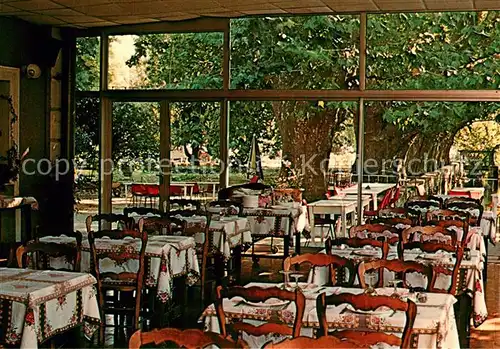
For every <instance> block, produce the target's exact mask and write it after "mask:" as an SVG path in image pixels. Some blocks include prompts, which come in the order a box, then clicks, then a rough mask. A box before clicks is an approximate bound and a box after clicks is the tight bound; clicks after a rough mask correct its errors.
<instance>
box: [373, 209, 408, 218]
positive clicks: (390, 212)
mask: <svg viewBox="0 0 500 349" xmlns="http://www.w3.org/2000/svg"><path fill="white" fill-rule="evenodd" d="M378 217H380V218H406V210H405V208H404V207H393V208H385V209H383V210H380V211H378Z"/></svg>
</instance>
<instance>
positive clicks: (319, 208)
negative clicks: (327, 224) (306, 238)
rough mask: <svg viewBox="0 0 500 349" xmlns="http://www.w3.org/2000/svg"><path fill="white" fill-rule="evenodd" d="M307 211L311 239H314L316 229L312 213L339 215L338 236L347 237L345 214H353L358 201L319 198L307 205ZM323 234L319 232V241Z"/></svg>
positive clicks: (322, 238)
mask: <svg viewBox="0 0 500 349" xmlns="http://www.w3.org/2000/svg"><path fill="white" fill-rule="evenodd" d="M307 207H308V211H309V224H310V226H311V229H312V230H311V233H312V234H311V235H312V240H313V241H315V240H316V231H315V229H314V227H315V222H314V215H339V216H340V220H341V233H342V235H341V236H340V237H347V215H349V214H350V215H354V213H355V212H356V210H357V207H358V203H357V201H356V200H319V201H315V202H311V203H310V204H308V205H307ZM323 240H324V236H323V234H321V242H323Z"/></svg>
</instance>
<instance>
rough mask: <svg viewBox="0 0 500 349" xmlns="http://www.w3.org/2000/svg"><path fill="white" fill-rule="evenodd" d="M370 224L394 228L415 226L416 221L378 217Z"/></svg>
mask: <svg viewBox="0 0 500 349" xmlns="http://www.w3.org/2000/svg"><path fill="white" fill-rule="evenodd" d="M370 223H371V224H385V225H391V226H393V227H395V226H396V225H398V224H402V225H408V226H411V225H413V224H414V220H412V219H411V218H398V217H394V218H385V217H376V218H374V219H371V220H370Z"/></svg>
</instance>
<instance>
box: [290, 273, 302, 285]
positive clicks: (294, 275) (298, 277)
mask: <svg viewBox="0 0 500 349" xmlns="http://www.w3.org/2000/svg"><path fill="white" fill-rule="evenodd" d="M290 276H291V277H293V278H294V279H295V288H299V280H300V279H301V278H303V277H304V275H302V274H291V275H290Z"/></svg>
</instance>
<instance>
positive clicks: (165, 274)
mask: <svg viewBox="0 0 500 349" xmlns="http://www.w3.org/2000/svg"><path fill="white" fill-rule="evenodd" d="M40 241H42V242H55V243H64V244H76V240H75V239H74V238H72V237H67V236H65V235H61V236H48V237H43V238H41V239H40ZM140 246H141V241H140V240H139V239H131V238H130V239H129V238H127V239H125V240H112V239H107V238H104V239H96V249H98V250H106V251H115V252H117V253H128V252H130V251H135V252H137V251H139V250H140ZM146 257H147V259H148V263H147V265H148V270H147V271H146V274H145V283H146V285H147V286H149V287H157V296H158V298H159V299H160V301H162V302H166V301H167V300H169V299H170V298H171V296H172V284H173V278H174V277H177V276H183V275H186V276H187V282H188V284H189V285H193V284H194V283H196V281H197V280H198V278H199V275H200V268H199V265H198V258H197V257H196V251H195V242H194V239H193V238H191V237H185V236H166V235H161V236H150V237H149V239H148V244H147V246H146ZM100 263H101V264H100V267H101V270H103V271H110V272H113V271H114V272H125V271H131V272H136V271H137V270H139V262H138V261H137V260H131V261H129V262H127V263H124V264H120V265H117V264H115V263H114V262H113V261H112V260H110V259H104V260H101V261H100ZM50 264H51V266H52V267H53V268H70V266H69V265H68V263H67V262H66V261H65V260H64V259H63V258H57V259H51V262H50ZM80 270H82V271H86V272H87V271H90V249H89V242H88V240H87V239H86V238H84V239H83V242H82V261H81V268H80Z"/></svg>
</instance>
